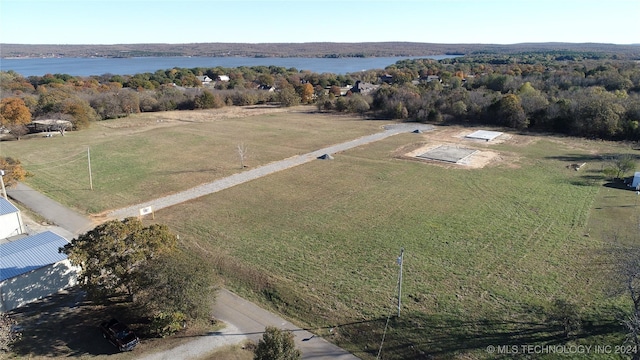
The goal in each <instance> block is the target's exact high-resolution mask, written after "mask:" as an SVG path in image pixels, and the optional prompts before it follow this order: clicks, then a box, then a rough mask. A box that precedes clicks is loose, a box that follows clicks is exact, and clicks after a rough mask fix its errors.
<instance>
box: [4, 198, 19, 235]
mask: <svg viewBox="0 0 640 360" xmlns="http://www.w3.org/2000/svg"><path fill="white" fill-rule="evenodd" d="M23 233H24V224H23V223H22V216H20V210H19V209H18V208H17V207H15V206H14V205H13V204H12V203H10V202H9V201H8V200H6V199H5V198H3V197H0V239H6V238H8V237H11V236H16V235H21V234H23Z"/></svg>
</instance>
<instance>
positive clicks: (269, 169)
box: [107, 123, 434, 219]
mask: <svg viewBox="0 0 640 360" xmlns="http://www.w3.org/2000/svg"><path fill="white" fill-rule="evenodd" d="M433 128H434V127H433V126H431V125H425V124H412V123H407V124H394V125H387V126H385V129H384V131H381V132H379V133H376V134H373V135H368V136H363V137H361V138H358V139H355V140H351V141H347V142H344V143H341V144H337V145H333V146H329V147H326V148H324V149H320V150H316V151H313V152H310V153H307V154H304V155H299V156H293V157H290V158H288V159H284V160H280V161H275V162H272V163H270V164H267V165H263V166H259V167H257V168H255V169H251V170H248V171H243V172H241V173H237V174H234V175H231V176H228V177H226V178H223V179H219V180H216V181H213V182H210V183H207V184H203V185H200V186H196V187H194V188H192V189H188V190H185V191H181V192H179V193H176V194H172V195H168V196H165V197H161V198H158V199H154V200H151V201H147V202H144V203H141V204H137V205H133V206H129V207H126V208H122V209H118V210H115V211H112V212H111V213H109V214H108V215H107V217H108V218H116V219H124V218H126V217H129V216H138V215H139V214H140V209H142V208H147V207H151V208H153V210H154V211H157V210H160V209H164V208H166V207H169V206H173V205H177V204H180V203H183V202H185V201H189V200H193V199H196V198H199V197H201V196H205V195H209V194H213V193H215V192H218V191H222V190H224V189H228V188H230V187H232V186H236V185H239V184H242V183H245V182H248V181H251V180H255V179H258V178H260V177H263V176H266V175H269V174H273V173H275V172H278V171H282V170H286V169H289V168H292V167H294V166H298V165H302V164H305V163H308V162H310V161H313V160H315V159H317V158H318V157H320V156H322V155H324V154H329V155H332V154H335V153H338V152H341V151H345V150H349V149H351V148H354V147H357V146H360V145H365V144H368V143H372V142H374V141H378V140H382V139H385V138H387V137H389V136H392V135H396V134H400V133H407V132H412V131H415V130H420V131H430V130H433Z"/></svg>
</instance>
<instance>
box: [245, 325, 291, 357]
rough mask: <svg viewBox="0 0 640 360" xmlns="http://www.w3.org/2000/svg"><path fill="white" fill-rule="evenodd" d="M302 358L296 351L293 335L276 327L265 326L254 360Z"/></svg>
mask: <svg viewBox="0 0 640 360" xmlns="http://www.w3.org/2000/svg"><path fill="white" fill-rule="evenodd" d="M301 357H302V354H301V353H300V350H298V349H296V345H295V343H294V342H293V334H292V333H291V332H290V331H284V330H280V329H278V328H277V327H273V326H267V327H266V328H265V331H264V335H262V339H260V341H259V342H258V347H257V348H256V352H255V356H254V357H253V359H254V360H298V359H300V358H301Z"/></svg>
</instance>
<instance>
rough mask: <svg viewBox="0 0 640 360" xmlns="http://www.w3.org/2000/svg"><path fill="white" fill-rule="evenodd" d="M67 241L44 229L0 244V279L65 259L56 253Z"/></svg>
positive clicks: (62, 255)
mask: <svg viewBox="0 0 640 360" xmlns="http://www.w3.org/2000/svg"><path fill="white" fill-rule="evenodd" d="M68 243H69V242H68V241H67V240H66V239H65V238H63V237H62V236H60V235H58V234H56V233H54V232H51V231H45V232H42V233H39V234H35V235H31V236H27V237H25V238H22V239H19V240H15V241H11V242H8V243H5V244H0V281H4V280H6V279H10V278H12V277H16V276H18V275H20V274H24V273H26V272H29V271H32V270H36V269H39V268H41V267H45V266H47V265H51V264H55V263H57V262H59V261H62V260H65V259H66V258H67V255H65V254H61V253H58V248H61V247H63V246H65V245H66V244H68Z"/></svg>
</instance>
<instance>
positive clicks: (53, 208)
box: [7, 183, 97, 240]
mask: <svg viewBox="0 0 640 360" xmlns="http://www.w3.org/2000/svg"><path fill="white" fill-rule="evenodd" d="M7 195H8V196H9V197H11V198H12V199H14V200H16V201H17V202H19V203H21V204H23V205H24V206H26V207H27V208H29V209H31V210H32V211H33V212H35V213H37V214H40V216H42V217H44V218H45V219H47V221H48V222H50V223H52V224H55V225H57V226H58V227H60V228H62V229H64V230H66V231H68V232H69V233H71V234H72V237H76V236H78V235H80V234H83V233H85V232H87V231H89V230H91V229H93V228H94V227H95V226H96V225H97V224H96V223H94V222H93V221H91V220H90V219H89V218H87V217H86V216H82V215H80V214H78V213H76V212H75V211H73V210H70V209H69V208H67V207H65V206H63V205H62V204H60V203H58V202H56V201H55V200H53V199H51V198H49V197H48V196H46V195H43V194H41V193H39V192H38V191H36V190H34V189H32V188H30V187H29V186H27V185H25V184H22V183H18V185H17V186H16V187H14V188H11V189H7ZM60 235H63V234H60ZM69 240H71V239H69Z"/></svg>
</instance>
